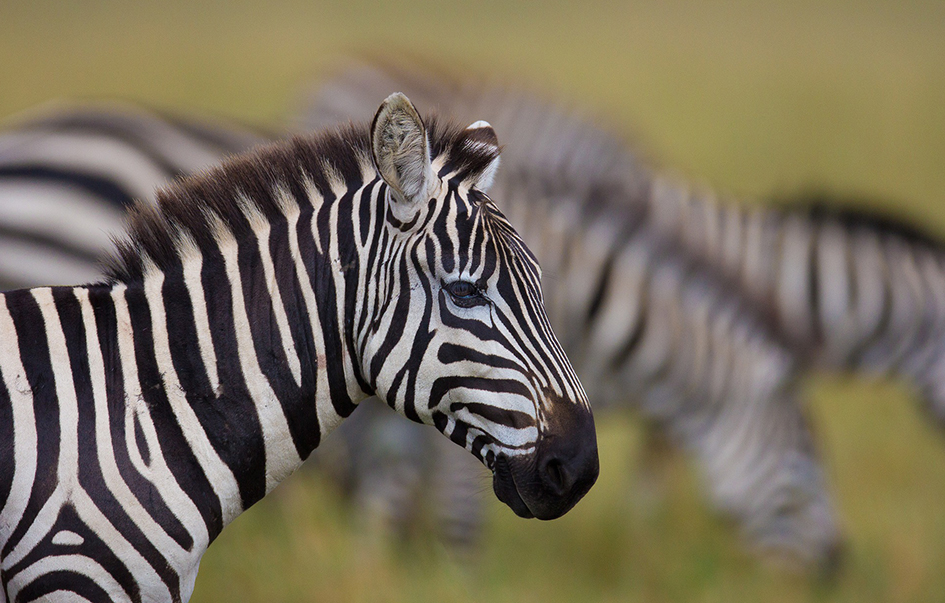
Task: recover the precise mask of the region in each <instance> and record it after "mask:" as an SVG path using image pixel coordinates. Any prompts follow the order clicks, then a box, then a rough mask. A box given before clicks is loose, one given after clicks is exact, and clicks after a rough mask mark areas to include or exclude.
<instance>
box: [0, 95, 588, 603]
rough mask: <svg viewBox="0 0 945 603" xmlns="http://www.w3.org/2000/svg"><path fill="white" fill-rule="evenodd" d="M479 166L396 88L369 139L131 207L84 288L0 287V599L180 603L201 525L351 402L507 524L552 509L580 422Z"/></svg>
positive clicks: (582, 453)
mask: <svg viewBox="0 0 945 603" xmlns="http://www.w3.org/2000/svg"><path fill="white" fill-rule="evenodd" d="M497 162H498V145H497V143H496V136H495V133H494V132H493V130H492V129H491V127H489V126H488V124H485V122H476V123H474V124H473V125H472V126H470V127H469V128H466V129H458V128H453V127H443V126H440V125H437V124H436V123H433V124H432V125H430V126H429V127H427V126H426V125H425V124H424V123H423V121H422V120H421V118H420V116H419V114H418V113H417V112H416V110H415V109H414V107H413V105H411V104H410V102H409V101H408V100H407V99H406V97H404V96H403V95H398V94H394V95H391V96H390V97H389V98H388V99H387V100H386V101H384V103H383V104H382V105H381V107H380V109H379V110H378V111H377V113H376V114H375V118H374V121H373V122H372V124H371V126H370V129H367V128H364V127H355V126H352V127H349V128H346V129H343V130H338V131H335V132H331V133H325V134H321V135H315V136H309V137H296V138H293V139H292V140H290V141H283V142H281V143H277V144H273V145H269V146H266V147H263V148H260V149H259V150H257V151H254V152H252V153H247V154H245V155H242V156H240V157H237V158H234V159H233V160H231V161H229V162H226V163H223V164H222V165H221V166H220V167H218V168H215V169H213V170H211V171H208V172H207V173H205V174H200V175H197V176H194V177H191V178H187V179H184V180H181V181H179V182H177V183H175V184H173V185H172V186H170V187H168V188H166V189H163V190H162V191H161V192H160V193H159V195H158V199H157V203H156V204H149V203H147V202H141V203H137V204H136V205H135V206H134V207H133V208H132V210H131V211H130V212H129V215H128V227H127V231H126V233H125V234H124V235H123V237H122V239H121V240H119V241H118V245H117V249H116V250H115V252H113V253H112V254H111V255H110V256H109V257H108V258H107V259H106V265H105V267H106V278H105V280H104V281H102V282H99V283H96V284H90V285H80V286H74V287H65V286H61V287H43V288H33V289H20V290H16V291H11V292H7V293H3V294H0V332H2V334H3V341H4V342H5V345H4V347H3V349H0V417H3V418H4V419H5V420H3V421H0V441H2V442H4V445H3V446H2V447H0V601H7V600H9V601H17V602H19V601H22V602H24V603H25V602H27V601H47V600H65V599H69V600H73V599H80V600H87V601H134V602H143V601H172V602H182V601H187V600H188V599H189V597H190V595H191V593H192V591H193V587H194V580H195V578H196V573H197V569H198V566H199V562H200V559H201V557H202V555H203V553H204V552H205V551H206V549H207V547H208V546H209V544H210V543H211V542H212V541H213V540H214V539H215V538H216V536H217V535H218V534H219V533H220V531H221V530H222V529H223V528H224V527H226V525H228V524H229V523H230V522H231V521H232V520H233V519H234V518H235V517H236V516H238V515H239V514H240V513H242V512H243V511H244V510H246V509H247V508H249V507H250V506H251V505H253V504H254V503H255V502H257V501H258V500H259V499H261V498H262V497H263V496H265V495H266V494H268V493H269V492H270V491H272V489H273V488H274V487H275V486H276V485H278V483H279V482H280V481H281V480H283V479H284V478H286V477H288V476H289V475H290V474H291V473H292V472H293V471H294V470H295V469H297V468H298V466H299V465H301V463H302V461H303V460H304V459H305V458H306V457H307V456H308V455H309V454H310V453H311V452H312V450H314V449H315V448H316V447H317V446H318V445H319V443H320V442H321V440H322V438H323V437H324V436H326V435H327V434H328V433H329V432H330V431H331V430H332V429H333V428H334V427H335V426H336V425H338V424H339V423H340V422H341V421H342V420H343V419H344V418H345V417H347V416H348V415H350V414H351V412H353V410H354V409H355V408H356V406H357V403H358V402H359V401H360V400H363V399H364V398H367V397H369V396H371V395H377V396H378V397H379V398H381V399H382V400H384V401H385V402H386V403H387V404H388V405H390V406H391V407H392V408H395V409H397V411H398V412H400V413H401V414H402V415H404V416H405V417H409V418H411V419H412V420H414V421H418V422H423V423H425V424H428V425H432V426H435V427H436V428H437V429H438V430H439V431H441V432H442V433H443V434H444V435H445V436H447V437H448V438H449V439H450V440H452V441H453V442H454V443H455V444H458V445H459V446H460V447H462V448H464V449H465V450H466V451H467V452H468V453H471V454H472V456H474V457H475V458H477V459H478V460H479V461H480V462H481V463H483V464H484V465H485V466H486V467H488V468H489V469H490V470H491V471H492V474H493V487H494V489H495V493H496V495H497V496H498V497H499V498H500V499H501V500H502V501H503V502H505V503H506V504H508V505H509V507H511V508H512V509H513V510H514V511H515V513H516V514H518V515H520V516H522V517H538V518H541V519H553V518H555V517H558V516H560V515H562V514H564V513H566V512H567V511H568V510H569V509H570V508H571V507H572V506H573V505H574V504H576V503H577V501H578V500H579V499H580V498H581V497H582V496H583V495H584V494H585V493H586V492H587V491H588V489H589V488H590V487H591V486H592V485H593V483H594V481H595V480H596V477H597V473H598V460H597V447H596V437H595V432H594V424H593V418H592V415H591V412H590V408H589V406H588V403H587V399H586V396H585V394H584V391H583V388H582V387H581V385H580V382H579V381H578V380H577V378H576V376H575V374H574V371H573V369H572V368H571V366H570V364H569V362H568V360H567V358H566V357H565V356H564V354H563V353H562V351H561V348H560V346H559V344H558V342H557V340H556V339H555V336H554V334H553V333H552V331H551V330H550V328H549V326H548V319H547V317H546V315H545V312H544V308H543V306H542V303H541V291H540V281H539V276H540V271H539V269H538V265H537V263H536V262H535V260H534V256H533V255H532V254H531V253H530V252H529V251H528V249H527V248H526V247H525V246H524V244H523V243H522V241H521V239H520V238H519V237H518V236H517V235H516V233H515V231H514V230H513V229H512V228H511V226H510V225H509V224H508V222H507V221H506V220H505V218H504V217H503V216H502V214H501V213H500V212H499V211H498V209H497V208H496V206H495V205H494V204H493V203H492V201H491V199H490V198H489V197H487V196H486V195H485V193H484V192H483V190H482V189H483V188H485V187H487V186H488V184H489V183H490V181H491V173H492V172H493V171H494V169H495V166H496V165H497ZM474 283H475V284H474ZM539 409H541V410H540V412H539Z"/></svg>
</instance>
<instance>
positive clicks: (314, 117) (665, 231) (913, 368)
mask: <svg viewBox="0 0 945 603" xmlns="http://www.w3.org/2000/svg"><path fill="white" fill-rule="evenodd" d="M384 87H395V88H398V89H403V90H406V91H408V92H410V93H411V94H412V95H413V97H414V98H415V100H416V102H417V103H418V104H419V105H420V106H425V107H429V108H438V107H444V108H446V107H448V108H449V111H450V113H451V114H454V115H459V116H462V115H464V112H468V111H474V112H475V113H476V114H477V115H486V116H487V118H488V119H490V121H491V122H492V123H495V124H501V125H502V126H503V127H504V131H506V132H507V134H508V138H507V139H506V140H509V141H514V142H515V144H514V147H515V148H514V149H510V151H509V152H508V153H506V155H505V156H504V170H503V172H501V173H500V174H499V176H498V182H497V186H499V187H502V186H506V185H507V183H509V182H514V181H517V180H525V181H528V180H530V181H532V182H533V185H532V188H531V189H530V190H529V191H527V192H526V193H525V194H523V195H521V196H520V197H519V196H516V195H512V196H511V197H510V198H513V199H518V200H520V201H521V202H519V203H515V204H514V206H510V207H509V210H508V211H509V215H510V216H512V219H515V220H517V222H518V223H519V224H522V225H523V226H525V228H523V230H522V234H523V236H524V237H525V239H526V240H527V241H529V242H530V243H532V246H533V249H535V251H536V253H538V255H539V257H540V258H541V259H542V262H543V264H544V265H545V267H546V274H548V278H547V279H546V282H547V285H546V287H547V289H548V291H547V296H546V297H547V300H548V302H549V311H550V313H551V316H552V320H553V321H555V322H554V324H556V325H557V326H559V334H560V335H561V337H562V342H563V343H564V345H565V347H566V349H568V351H569V352H570V353H571V355H572V359H574V361H575V363H576V366H578V368H579V369H580V370H581V371H582V376H583V377H584V378H585V382H586V383H587V384H591V385H592V386H593V385H596V384H597V383H599V382H600V380H601V379H600V377H599V376H598V375H597V374H596V373H595V372H593V370H588V368H587V366H586V364H587V363H585V362H582V360H581V358H582V355H581V351H582V350H583V347H582V346H583V345H584V344H585V342H583V341H581V337H582V335H586V334H587V333H585V331H587V332H593V330H594V327H595V325H594V324H593V323H594V320H590V319H588V320H584V321H581V320H578V321H576V322H575V321H573V320H572V321H571V322H567V318H569V317H566V316H564V315H562V314H559V313H558V312H557V308H559V307H562V306H567V305H568V304H572V305H573V306H575V307H577V308H580V307H581V306H582V305H583V306H584V308H585V309H586V310H587V316H588V317H591V316H593V317H596V316H598V315H599V308H598V304H599V301H600V300H601V299H602V298H603V297H602V295H603V294H606V293H609V291H608V290H609V288H610V287H611V284H612V282H613V280H614V275H615V274H616V273H617V272H618V270H619V267H616V263H615V261H614V258H616V257H618V256H617V254H616V253H609V254H608V253H606V252H605V253H602V254H600V255H598V256H596V258H595V257H594V256H592V257H591V258H588V256H587V255H578V254H575V253H574V248H575V245H577V246H579V245H580V244H581V243H580V242H578V243H575V242H574V239H582V238H586V237H592V238H594V239H598V238H599V237H600V236H601V235H600V232H599V231H596V230H594V223H593V220H590V221H589V220H587V219H586V218H583V216H585V215H588V214H589V215H593V214H594V213H595V212H597V211H602V210H600V207H603V206H607V207H609V208H611V209H613V210H614V211H617V212H620V211H624V212H631V213H634V212H635V213H640V214H642V215H645V216H646V220H644V226H643V228H644V229H645V230H647V235H646V236H649V237H652V238H654V239H657V240H658V241H659V242H658V243H656V244H655V245H656V247H657V248H659V247H660V246H662V248H663V249H669V250H670V251H669V255H673V254H676V255H677V256H679V257H681V258H683V259H682V261H683V262H684V263H685V262H694V263H695V264H696V265H698V266H700V267H701V268H700V270H701V272H702V274H703V276H704V277H705V278H707V279H709V280H711V281H713V282H715V283H721V286H722V287H723V288H726V289H727V291H728V292H729V294H732V293H731V292H733V291H737V296H738V297H740V298H742V299H743V300H744V301H745V302H747V303H748V304H749V305H750V306H751V307H752V309H753V310H754V313H755V315H756V316H760V317H761V318H760V320H761V322H763V323H764V325H765V327H766V328H767V329H768V331H769V333H770V334H771V335H772V336H773V337H774V338H775V339H777V340H780V341H783V342H784V343H785V345H786V346H787V347H788V348H789V349H790V351H791V353H792V355H793V357H794V358H795V360H796V362H798V363H799V364H800V367H799V368H800V370H806V369H807V368H822V369H828V370H852V371H859V372H871V373H879V374H890V375H893V376H900V377H904V378H906V380H907V381H908V382H909V383H911V384H912V385H913V386H914V388H915V390H916V392H917V394H918V396H919V398H920V400H921V401H922V402H923V405H924V407H925V408H926V409H927V410H928V411H929V412H930V414H931V415H932V417H933V418H934V419H935V420H936V421H938V422H939V423H941V424H945V253H943V245H942V242H941V241H938V240H935V239H934V238H932V237H930V236H928V235H927V234H925V233H923V232H921V231H920V230H918V229H916V228H914V227H911V226H908V225H905V224H903V223H901V222H899V221H897V220H893V219H890V218H888V217H882V216H879V215H876V214H871V213H870V212H868V211H865V210H863V209H855V210H854V209H840V207H838V201H840V200H839V199H836V198H831V197H830V196H824V195H802V196H798V197H796V198H794V199H791V200H790V201H791V203H790V204H781V205H780V206H760V205H758V204H754V205H746V204H741V203H737V202H736V201H735V200H733V199H725V198H720V197H718V196H717V195H716V194H714V193H713V192H712V191H711V190H708V189H706V188H697V187H692V186H691V185H689V184H688V183H686V182H685V181H683V180H682V179H680V178H678V177H675V176H673V175H672V174H670V173H669V172H667V171H664V170H661V169H658V168H657V167H655V166H654V162H652V161H649V160H647V159H646V158H645V157H644V156H643V154H642V153H641V152H640V150H639V149H637V148H635V146H634V145H633V144H630V143H628V142H627V141H626V140H624V139H622V138H621V137H619V136H616V135H614V134H613V133H612V132H613V128H610V127H606V126H601V125H598V123H597V122H595V121H594V120H592V119H588V118H586V117H584V116H582V115H580V114H579V113H577V112H575V111H573V110H570V109H567V108H564V107H561V106H555V105H552V104H549V103H548V102H547V101H545V100H543V99H541V98H540V97H537V96H535V95H533V94H530V93H528V92H524V91H522V90H521V89H519V88H516V87H514V86H508V85H505V84H501V83H492V84H490V83H489V82H483V81H477V80H475V79H456V78H455V77H454V76H453V75H451V74H449V73H447V72H443V71H438V70H436V69H435V68H433V69H430V68H428V67H410V66H405V65H402V64H401V65H391V64H389V63H384V62H383V61H369V62H355V63H353V64H351V65H349V66H347V67H346V68H343V69H340V70H338V72H337V73H336V74H335V75H334V76H333V77H329V78H328V79H327V81H322V82H318V83H317V84H316V85H315V86H313V87H312V88H311V89H310V90H309V92H308V94H307V97H306V99H305V101H304V104H303V108H302V110H301V113H300V117H299V122H300V123H302V124H306V125H307V126H311V125H315V124H327V123H334V122H337V121H339V120H342V121H343V120H345V119H347V112H348V111H351V110H353V109H354V108H356V107H358V106H360V105H361V104H363V103H366V102H370V100H369V99H372V98H374V97H375V96H376V95H377V92H376V91H377V89H378V88H381V89H383V88H384ZM568 182H571V183H574V182H579V183H595V182H596V183H607V186H600V187H598V192H597V193H595V195H594V198H593V199H589V200H588V201H587V202H586V203H585V205H584V206H582V209H581V210H579V211H577V212H576V213H571V214H568V212H569V211H570V210H568V209H564V208H562V207H561V205H560V200H559V199H558V196H559V191H560V188H561V187H562V186H564V187H567V186H568V184H567V183H568ZM513 186H514V185H513ZM588 186H590V184H588ZM546 198H547V199H554V202H553V203H550V204H549V203H546V202H544V201H543V200H544V199H546ZM843 205H845V206H852V204H851V203H843V204H841V207H842V206H843ZM585 206H586V207H585ZM565 207H566V206H565ZM587 208H590V209H587ZM559 213H560V214H561V215H569V216H570V215H581V216H582V218H583V227H582V228H580V229H577V230H576V231H575V230H568V229H569V225H570V224H572V222H571V220H570V219H569V218H564V219H562V220H559V221H558V222H557V223H556V222H555V220H556V219H557V218H556V214H559ZM549 229H550V230H551V231H552V236H551V237H549V236H548V233H549ZM605 232H606V229H605ZM546 240H547V241H550V243H549V244H547V245H546V244H545V241H546ZM612 251H616V250H612ZM595 260H596V262H595ZM648 265H649V266H651V267H653V269H654V270H655V269H657V267H658V266H659V265H660V260H659V258H652V259H651V260H650V263H649V264H648ZM594 266H597V267H598V269H597V270H594V269H593V267H594ZM582 271H584V272H585V273H584V274H583V275H582V274H581V272H582ZM561 272H563V273H564V274H565V276H562V275H561V274H560V273H561ZM594 279H597V280H596V281H595V280H594ZM588 280H590V281H592V282H593V283H595V284H591V283H590V282H587V281H588ZM582 291H584V292H587V293H585V295H584V296H583V297H582V296H581V292H582ZM591 292H593V293H591ZM626 303H627V306H628V307H627V310H626V313H625V316H624V317H623V320H624V321H631V317H632V316H633V313H634V312H635V311H636V310H635V308H634V307H633V301H632V300H627V302H626ZM577 315H578V316H579V313H578V314H577ZM627 315H629V316H627ZM570 318H571V319H573V318H574V315H572V316H570ZM572 329H573V330H574V332H573V333H572ZM598 366H599V365H598ZM592 368H595V367H592ZM591 391H592V392H593V387H592V388H591ZM627 397H628V396H627V395H626V394H625V393H624V392H621V391H619V390H618V391H617V392H614V394H613V396H610V395H606V394H605V395H604V396H603V397H601V396H598V395H592V400H593V401H594V403H595V404H598V405H600V404H601V402H603V401H608V400H609V401H613V402H620V401H622V400H626V398H627ZM669 406H670V407H672V404H670V405H669ZM652 408H653V407H652V405H649V406H648V405H647V403H646V401H645V399H644V401H643V402H642V410H643V413H644V414H645V415H647V414H650V413H651V412H653V410H652ZM657 414H658V413H657ZM655 424H656V425H660V424H662V425H663V426H664V427H666V428H668V431H669V432H670V434H672V433H673V431H674V429H673V426H672V425H671V424H667V422H666V421H663V420H658V421H656V422H655ZM772 425H773V424H772ZM709 427H711V426H705V425H703V426H700V429H707V428H709ZM715 437H719V438H724V437H725V432H724V431H723V430H721V429H720V430H719V431H718V432H717V433H716V434H715ZM673 439H674V440H675V441H677V443H678V442H680V440H681V443H682V445H683V447H684V448H688V449H690V450H692V448H693V447H692V446H691V445H687V444H686V442H685V437H683V438H681V439H680V438H679V437H678V436H677V437H674V438H673ZM658 440H659V438H657V437H654V436H650V437H649V438H648V440H647V441H658ZM696 455H697V456H698V452H697V453H696ZM701 461H702V462H703V463H705V462H706V459H701ZM745 462H747V461H745ZM733 472H737V470H733ZM709 487H710V488H712V485H710V486H709ZM763 516H764V515H763V514H762V515H761V517H763ZM813 557H816V555H813ZM821 558H825V557H821Z"/></svg>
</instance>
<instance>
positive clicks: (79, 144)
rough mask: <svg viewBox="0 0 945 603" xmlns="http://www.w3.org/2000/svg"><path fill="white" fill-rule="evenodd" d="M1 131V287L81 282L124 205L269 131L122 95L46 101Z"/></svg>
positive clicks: (94, 266) (93, 273) (93, 275)
mask: <svg viewBox="0 0 945 603" xmlns="http://www.w3.org/2000/svg"><path fill="white" fill-rule="evenodd" d="M3 126H4V127H3V131H2V133H0V289H3V290H5V289H15V288H21V287H32V286H38V285H47V284H53V283H55V284H59V285H65V284H78V283H83V282H88V281H91V280H95V279H97V278H100V277H101V272H100V266H99V265H98V260H99V258H100V257H101V255H102V252H103V251H104V250H106V249H108V248H109V246H110V236H111V235H114V234H116V233H119V232H121V228H122V216H123V213H124V209H125V208H126V207H129V206H130V205H131V204H132V202H133V201H134V200H135V199H142V200H150V201H153V198H154V191H155V190H156V189H157V187H158V186H163V185H165V184H167V183H169V182H171V181H172V180H174V179H175V178H179V177H181V176H184V175H187V174H193V173H196V172H198V171H200V170H203V169H205V168H207V167H210V166H211V165H214V164H216V163H218V162H219V161H220V159H221V158H222V157H224V156H226V155H232V154H235V153H238V152H242V151H245V150H247V149H249V148H250V147H251V146H254V145H257V144H260V143H262V142H264V141H265V140H267V139H268V138H269V136H266V135H264V134H262V133H260V132H255V131H253V130H250V129H248V128H244V127H240V126H238V125H236V124H233V123H225V122H223V121H220V120H216V119H211V118H210V117H207V116H202V117H199V118H194V117H180V116H172V115H169V114H163V113H159V112H155V111H150V110H147V109H144V108H142V107H137V106H134V105H130V104H125V103H95V104H81V105H79V104H64V103H51V104H49V105H45V106H43V107H41V108H39V109H36V110H33V111H30V112H28V113H26V114H24V115H21V116H18V117H17V118H15V119H8V120H7V121H6V122H5V123H4V124H3Z"/></svg>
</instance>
